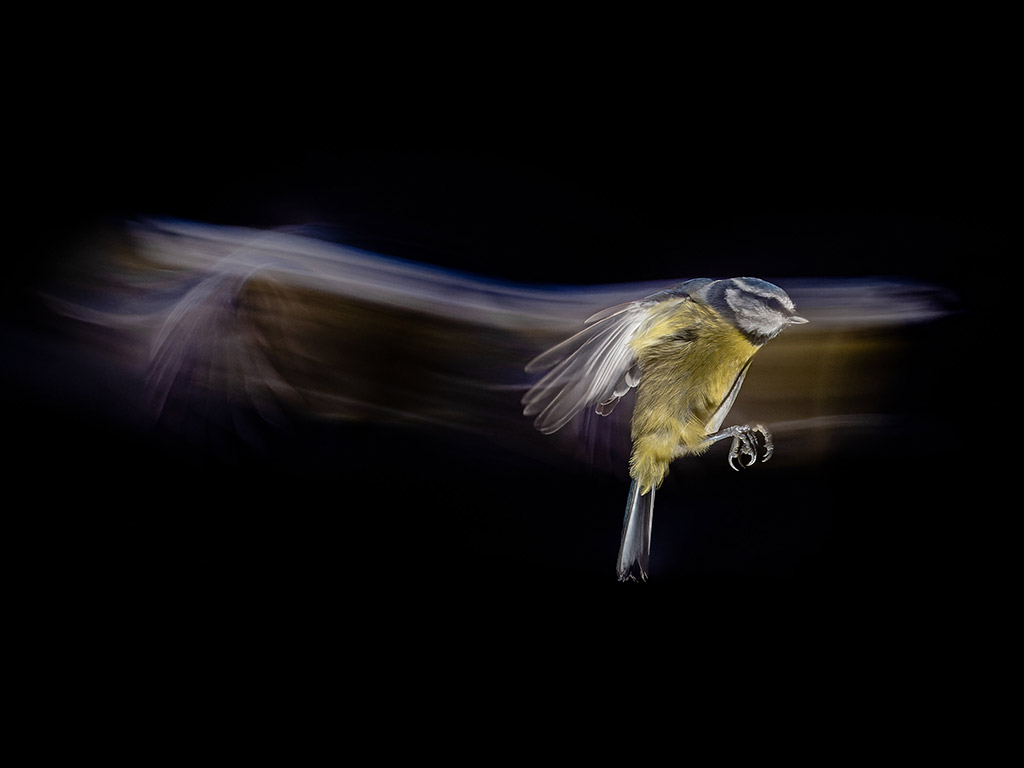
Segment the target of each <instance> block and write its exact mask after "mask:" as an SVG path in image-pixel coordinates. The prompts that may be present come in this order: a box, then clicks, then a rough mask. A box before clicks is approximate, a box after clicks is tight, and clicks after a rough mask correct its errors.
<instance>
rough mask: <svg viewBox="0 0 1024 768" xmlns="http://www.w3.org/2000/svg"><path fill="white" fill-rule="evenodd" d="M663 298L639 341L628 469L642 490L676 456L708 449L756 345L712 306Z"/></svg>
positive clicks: (662, 475)
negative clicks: (714, 423)
mask: <svg viewBox="0 0 1024 768" xmlns="http://www.w3.org/2000/svg"><path fill="white" fill-rule="evenodd" d="M665 304H666V305H668V306H664V307H662V306H660V305H659V306H657V307H655V308H654V313H655V314H654V316H653V317H652V321H651V323H650V324H649V325H648V326H647V328H645V329H644V331H642V332H641V333H640V334H638V335H637V338H636V339H635V340H634V348H635V349H636V352H637V359H638V362H639V363H640V366H641V380H640V385H639V388H638V389H637V399H636V406H635V408H634V411H633V429H632V434H633V455H632V457H631V459H630V475H631V476H632V477H633V478H635V479H636V480H637V481H638V482H639V483H640V486H641V491H642V492H643V493H647V491H649V490H650V489H651V488H656V487H657V486H659V485H660V484H661V482H662V480H663V479H664V478H665V475H666V474H667V473H668V467H669V464H670V463H671V461H672V460H673V459H675V458H678V457H679V456H683V455H686V454H688V453H700V452H701V451H703V450H705V447H703V446H701V445H700V444H701V443H702V442H703V441H704V439H705V438H706V437H708V433H709V427H708V423H709V422H710V421H711V419H712V417H713V416H714V415H715V412H716V411H717V410H718V408H719V406H720V405H721V404H722V401H723V400H724V399H725V398H726V396H727V395H728V394H729V391H730V389H731V388H732V385H733V383H734V382H735V381H736V377H737V376H739V374H740V372H741V371H742V370H743V367H744V366H745V365H746V364H747V362H748V361H749V360H750V358H751V356H753V354H754V353H755V352H756V351H757V349H758V347H757V346H756V345H754V344H752V343H750V342H749V341H748V340H747V339H746V337H744V336H743V335H742V334H741V333H740V332H739V331H737V330H736V329H735V328H734V327H733V326H732V325H731V324H729V323H728V322H726V321H724V320H723V319H721V317H720V316H719V315H718V314H717V313H715V312H713V311H712V310H710V309H707V308H706V307H702V306H700V305H698V304H696V303H694V302H691V301H685V302H680V303H679V304H676V303H675V302H665Z"/></svg>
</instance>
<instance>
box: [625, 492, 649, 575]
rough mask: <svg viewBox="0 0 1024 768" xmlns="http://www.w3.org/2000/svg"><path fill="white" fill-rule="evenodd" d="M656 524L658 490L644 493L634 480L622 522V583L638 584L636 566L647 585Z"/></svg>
mask: <svg viewBox="0 0 1024 768" xmlns="http://www.w3.org/2000/svg"><path fill="white" fill-rule="evenodd" d="M653 520H654V488H653V487H652V488H651V490H650V491H648V492H647V493H645V494H641V493H640V484H639V483H638V482H637V481H636V480H633V482H632V483H631V484H630V486H629V497H628V499H627V500H626V516H625V518H624V519H623V521H622V543H621V544H620V545H619V562H618V574H619V581H628V580H630V579H633V580H635V579H636V576H634V575H633V566H634V565H636V567H637V570H638V571H639V575H640V580H641V581H647V567H648V563H649V562H650V557H651V524H652V522H653Z"/></svg>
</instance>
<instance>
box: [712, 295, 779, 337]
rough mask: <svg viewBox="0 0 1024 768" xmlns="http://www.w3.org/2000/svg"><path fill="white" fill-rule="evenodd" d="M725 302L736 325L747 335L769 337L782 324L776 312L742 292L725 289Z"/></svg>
mask: <svg viewBox="0 0 1024 768" xmlns="http://www.w3.org/2000/svg"><path fill="white" fill-rule="evenodd" d="M725 300H726V302H727V303H728V304H729V306H730V307H731V308H732V310H733V312H735V313H736V322H737V324H738V325H739V326H740V328H741V329H743V330H744V331H747V332H748V333H756V334H760V335H763V336H770V335H773V334H775V333H776V332H777V331H778V329H779V328H780V327H781V324H782V323H783V318H782V316H781V315H780V314H779V313H778V312H776V311H774V310H772V309H770V308H768V307H767V306H765V304H764V303H763V302H761V301H758V300H757V299H756V298H753V297H751V296H750V294H748V293H745V292H743V291H738V290H736V289H735V288H726V289H725Z"/></svg>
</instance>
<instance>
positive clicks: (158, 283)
mask: <svg viewBox="0 0 1024 768" xmlns="http://www.w3.org/2000/svg"><path fill="white" fill-rule="evenodd" d="M313 234H315V233H313ZM678 270H679V273H678V274H676V275H672V276H669V277H668V278H667V279H665V280H663V281H657V282H645V283H630V284H616V285H587V286H572V287H568V286H530V285H521V284H513V283H508V282H500V281H496V280H491V279H487V278H485V277H480V276H475V275H471V274H466V273H459V272H454V271H449V270H445V269H441V268H437V267H433V266H428V265H425V264H420V263H415V262H411V261H405V260H401V259H396V258H392V257H388V256H384V255H380V254H376V253H371V252H368V251H364V250H359V249H355V248H350V247H346V246H343V245H338V244H336V243H333V242H329V241H327V240H324V239H319V238H318V237H316V236H310V233H308V232H307V233H305V234H303V232H302V231H300V230H296V231H259V230H249V229H239V228H230V227H220V226H212V225H207V224H197V223H190V222H184V221H176V220H156V221H146V222H141V223H135V224H133V225H131V226H129V227H126V228H125V229H124V231H117V232H112V233H107V234H105V235H104V236H102V237H100V238H98V239H97V240H96V241H95V243H93V244H91V245H90V246H88V247H87V248H85V249H84V254H83V257H82V258H81V259H79V260H77V261H75V262H74V263H72V264H70V265H68V267H67V269H66V270H65V271H64V273H63V274H62V276H61V279H60V280H58V281H57V282H55V284H54V285H53V286H52V287H51V288H50V289H49V290H48V296H47V298H48V300H49V302H50V305H51V306H52V307H54V308H55V309H56V310H57V311H58V312H59V314H60V316H62V317H63V318H64V320H65V322H66V323H67V325H68V328H67V332H68V333H69V334H70V335H69V336H68V338H69V339H71V343H72V344H73V345H74V346H75V347H77V348H78V351H79V352H80V353H81V354H82V355H83V356H87V357H89V358H90V359H92V360H94V361H102V363H101V364H102V365H103V366H104V367H106V368H107V369H109V370H110V371H111V372H112V374H113V375H115V376H123V377H125V381H127V382H129V383H128V384H127V385H126V386H127V387H128V388H130V389H135V390H136V391H138V392H139V393H140V398H139V400H140V402H139V406H140V407H139V410H138V412H137V415H138V416H139V417H140V418H142V419H144V420H150V421H154V420H155V421H159V422H160V423H162V424H164V425H165V426H168V427H170V428H171V429H173V428H175V425H176V424H181V423H183V414H185V413H192V414H195V413H200V414H201V415H203V416H204V417H211V418H212V417H214V416H212V414H216V413H217V412H218V411H223V410H224V409H225V408H228V407H230V408H242V409H245V410H246V411H250V410H254V411H255V412H256V413H258V414H259V416H260V417H261V420H263V421H266V422H271V423H272V424H279V423H282V422H284V421H286V420H287V418H288V417H289V415H295V414H300V415H301V416H302V417H303V418H314V419H341V420H347V421H363V422H367V423H371V424H377V423H380V424H385V423H390V424H396V423H401V424H421V425H429V426H432V427H439V428H446V429H447V428H451V429H456V430H460V431H469V432H475V433H484V434H487V435H491V436H494V437H495V438H498V439H502V440H507V441H509V442H510V443H512V442H515V441H527V444H528V445H531V446H533V448H534V449H536V447H537V445H538V440H540V439H543V440H547V441H548V443H547V444H548V445H552V444H556V445H557V444H559V443H560V442H561V441H564V439H565V438H564V436H556V437H555V438H554V439H552V438H538V436H537V435H536V434H534V431H533V429H532V426H531V424H530V422H529V420H528V419H525V418H523V417H522V415H521V411H520V407H519V398H520V396H521V394H522V392H523V391H524V388H525V387H527V386H528V384H529V380H528V378H527V376H526V374H525V373H524V372H523V365H524V364H525V363H526V362H527V361H528V360H530V359H531V358H532V357H533V356H534V355H535V354H536V353H538V352H539V351H541V350H542V349H545V348H547V347H548V346H550V345H551V344H552V343H554V342H556V341H558V340H560V339H562V338H565V337H566V336H567V335H568V334H570V333H572V332H574V331H576V330H578V329H579V328H580V327H581V326H582V322H583V320H584V319H585V318H587V317H588V316H589V315H591V314H592V313H594V312H595V311H597V310H600V309H602V308H605V307H608V306H612V305H614V304H618V303H621V302H625V301H631V300H633V299H637V298H640V297H643V296H646V295H648V294H650V293H652V292H654V291H656V290H659V289H660V288H663V287H664V286H665V285H668V284H670V283H672V282H676V281H678V280H682V279H686V278H690V277H718V276H719V275H692V274H688V273H687V272H686V259H685V254H681V255H680V258H679V266H678ZM723 270H724V272H725V273H729V272H730V270H729V269H728V268H727V265H723ZM759 276H760V277H763V278H765V279H768V280H771V281H773V282H776V283H777V284H779V285H780V286H782V287H783V288H784V289H785V290H786V291H787V292H788V293H789V295H790V296H791V297H792V298H793V300H794V301H795V303H796V306H797V307H798V308H799V311H800V313H801V314H802V315H803V316H805V317H807V318H808V319H809V320H810V324H809V325H807V326H802V327H801V328H799V329H796V330H795V331H791V332H790V333H789V334H786V335H784V336H782V337H780V338H779V339H777V340H776V341H775V342H773V344H771V345H769V346H768V347H767V348H766V349H765V350H764V351H762V352H761V354H759V355H758V358H757V360H756V362H755V364H754V366H753V368H752V369H751V373H750V375H749V377H748V382H747V385H746V386H745V387H744V389H743V392H742V394H741V395H740V397H739V400H738V401H737V403H736V406H735V407H734V409H733V415H732V417H731V419H730V423H731V422H735V423H746V421H747V420H748V419H749V420H751V421H757V422H763V423H765V424H766V425H767V426H768V427H769V428H770V429H772V431H773V432H775V433H776V435H777V436H778V437H781V438H782V439H785V436H786V435H787V434H790V433H792V434H793V435H794V436H797V435H799V436H801V437H806V436H807V435H808V434H816V435H818V438H816V439H814V440H803V439H802V440H800V441H797V442H795V444H794V447H793V449H792V450H789V451H788V453H787V450H779V451H777V456H778V459H779V460H780V461H786V460H791V459H793V458H799V455H800V450H801V448H800V446H803V450H804V451H820V450H822V449H823V447H824V446H825V437H824V436H825V435H827V434H831V433H834V432H835V431H837V430H845V429H855V428H858V427H861V428H863V427H867V428H877V427H880V426H882V425H884V424H886V423H887V421H888V420H889V418H890V417H891V416H892V415H893V414H890V413H889V412H888V411H887V409H888V408H890V406H891V398H886V397H885V394H886V389H887V386H888V377H889V376H891V375H893V374H892V368H891V366H890V364H891V362H892V361H893V359H894V356H895V355H898V354H899V353H900V348H901V338H900V335H899V334H900V329H902V328H906V327H907V326H908V325H914V324H922V323H928V322H929V321H933V320H936V319H938V318H940V317H942V316H943V315H945V314H948V313H949V312H952V311H955V308H956V297H954V296H950V295H948V293H947V292H945V291H944V290H943V289H940V288H937V287H933V286H930V285H927V284H922V283H920V282H908V281H903V280H900V279H895V278H861V279H827V280H826V279H814V278H799V279H786V278H780V277H776V276H773V275H771V274H765V275H759ZM622 410H624V411H626V416H627V417H628V410H629V409H628V408H627V409H622ZM618 418H619V425H620V426H621V420H622V417H621V416H619V417H618ZM581 421H584V422H588V423H589V422H593V421H597V420H595V419H581ZM601 421H604V420H601ZM607 422H608V423H609V424H613V423H614V422H613V421H612V419H611V418H609V420H607ZM570 431H571V430H565V432H570ZM573 440H575V437H574V438H573ZM624 448H628V447H626V446H624ZM787 456H788V459H787ZM723 464H724V462H723Z"/></svg>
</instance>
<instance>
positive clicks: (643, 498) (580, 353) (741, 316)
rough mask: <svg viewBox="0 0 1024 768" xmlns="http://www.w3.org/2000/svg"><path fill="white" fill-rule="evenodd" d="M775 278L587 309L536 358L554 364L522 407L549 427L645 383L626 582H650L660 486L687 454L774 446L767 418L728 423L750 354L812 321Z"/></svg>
mask: <svg viewBox="0 0 1024 768" xmlns="http://www.w3.org/2000/svg"><path fill="white" fill-rule="evenodd" d="M806 322H807V321H806V320H805V319H804V318H802V317H800V316H799V315H797V314H796V310H795V308H794V306H793V302H792V300H791V299H790V298H789V296H787V295H786V293H785V291H783V290H782V289H781V288H779V287H778V286H776V285H773V284H771V283H768V282H765V281H764V280H759V279H757V278H753V277H734V278H731V279H727V280H712V279H709V278H697V279H694V280H687V281H686V282H684V283H679V284H678V285H674V286H671V287H669V288H667V289H665V290H663V291H659V292H658V293H655V294H652V295H650V296H648V297H646V298H644V299H640V300H639V301H633V302H629V303H627V304H620V305H618V306H615V307H611V308H609V309H606V310H603V311H601V312H598V313H597V314H595V315H593V316H592V317H590V318H589V319H588V320H587V321H586V323H585V325H586V327H585V328H584V329H583V330H582V331H580V332H579V333H577V334H576V335H574V336H572V337H571V338H569V339H567V340H566V341H563V342H562V343H560V344H558V345H556V346H555V347H552V348H551V349H549V350H548V351H546V352H544V353H542V354H541V355H539V356H538V357H536V358H534V359H533V360H532V361H531V362H530V363H529V364H528V365H527V366H526V370H527V372H529V373H536V372H541V371H547V373H546V374H545V375H544V376H543V377H542V378H541V379H540V380H539V381H538V382H537V383H536V384H535V385H534V386H533V387H532V388H531V389H530V390H529V391H528V392H527V393H526V395H525V396H524V397H523V401H522V402H523V406H524V413H525V414H526V415H527V416H534V417H535V420H534V425H535V426H536V427H537V429H538V430H540V431H541V432H543V433H545V434H550V433H552V432H555V431H557V430H559V429H561V428H562V427H564V426H565V425H566V424H567V423H568V422H569V421H570V420H571V419H572V418H573V416H575V415H576V414H577V413H579V412H580V411H582V410H584V409H587V408H591V407H593V408H594V409H595V411H596V412H597V413H598V414H600V415H602V416H606V415H608V414H609V413H611V412H612V409H613V408H615V405H616V403H618V401H619V400H620V399H621V398H622V397H623V396H624V395H626V394H627V393H628V392H629V391H630V390H631V389H633V388H636V403H635V405H634V408H633V416H632V427H631V433H632V441H633V449H632V453H631V455H630V460H629V474H630V478H631V483H630V489H629V496H628V499H627V502H626V515H625V519H624V521H623V526H622V542H621V544H620V548H619V558H618V567H617V570H618V577H619V580H620V581H625V580H627V579H631V578H635V576H634V575H633V570H634V566H636V568H637V570H638V571H639V577H640V578H641V579H642V580H645V581H646V579H647V572H648V563H649V559H650V542H651V523H652V520H653V513H654V492H655V490H656V489H657V488H658V486H660V485H661V482H662V480H664V478H665V475H666V474H667V473H668V468H669V464H670V463H671V462H672V461H673V460H674V459H676V458H678V457H680V456H686V455H689V454H700V453H703V452H704V451H706V450H707V449H708V447H710V446H711V445H712V444H713V443H715V442H717V441H719V440H722V439H725V438H728V437H731V438H732V441H733V442H732V446H731V448H730V451H729V464H730V465H731V466H732V467H733V469H738V468H739V467H748V466H751V465H753V464H754V463H756V462H757V459H758V453H759V446H758V439H757V438H758V435H760V437H761V439H762V441H763V442H764V458H763V460H764V461H767V460H768V459H769V458H770V457H771V454H772V442H771V435H770V433H769V432H768V430H766V429H765V428H764V427H763V426H760V425H756V426H736V427H729V428H727V429H722V423H723V422H724V421H725V417H726V416H727V415H728V413H729V409H730V408H732V405H733V403H734V402H735V400H736V395H737V394H738V393H739V391H740V387H741V386H742V384H743V379H744V377H745V376H746V374H747V369H748V368H749V367H750V362H751V359H752V358H753V356H754V353H755V352H757V350H759V349H760V348H761V347H762V346H764V344H765V343H767V342H768V341H769V340H770V339H772V338H774V337H775V336H777V335H778V334H779V333H780V332H781V331H782V330H783V329H785V328H787V327H789V326H790V325H794V324H798V323H806Z"/></svg>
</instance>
